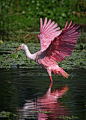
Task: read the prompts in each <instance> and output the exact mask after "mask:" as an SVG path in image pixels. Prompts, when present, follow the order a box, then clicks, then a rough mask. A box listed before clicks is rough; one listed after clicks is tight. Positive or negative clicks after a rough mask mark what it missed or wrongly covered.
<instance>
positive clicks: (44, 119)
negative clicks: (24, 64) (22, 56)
mask: <svg viewBox="0 0 86 120" xmlns="http://www.w3.org/2000/svg"><path fill="white" fill-rule="evenodd" d="M67 72H68V73H69V74H70V77H69V78H68V79H65V78H63V77H61V76H57V75H53V80H54V83H53V84H51V83H50V79H49V76H48V74H47V72H46V70H45V69H43V68H28V69H22V68H20V69H17V68H16V67H15V66H13V68H11V69H0V111H9V112H11V113H15V114H17V115H18V116H19V118H18V117H16V118H15V120H64V117H65V119H66V118H69V117H71V118H70V119H72V120H77V119H79V120H86V70H85V69H76V70H70V71H67ZM66 120H67V119H66Z"/></svg>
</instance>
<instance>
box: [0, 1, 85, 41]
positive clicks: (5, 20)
mask: <svg viewBox="0 0 86 120" xmlns="http://www.w3.org/2000/svg"><path fill="white" fill-rule="evenodd" d="M0 5H1V17H0V18H1V20H0V22H1V26H0V32H1V39H2V40H4V39H6V40H9V39H10V40H14V39H15V38H16V40H18V39H19V37H20V36H21V38H20V41H22V37H24V36H25V34H27V33H28V32H32V31H33V32H37V31H39V18H40V17H42V18H43V19H44V18H45V17H48V18H49V19H52V21H53V20H54V21H55V22H57V23H58V24H59V26H61V27H64V25H65V22H66V21H67V20H68V21H71V20H73V21H74V22H76V23H79V24H85V23H86V13H85V11H86V1H84V0H76V1H75V0H67V1H66V0H51V1H50V0H47V1H42V0H20V1H18V0H8V1H7V0H3V1H0Z"/></svg>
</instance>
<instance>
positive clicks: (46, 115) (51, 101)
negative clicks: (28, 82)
mask: <svg viewBox="0 0 86 120" xmlns="http://www.w3.org/2000/svg"><path fill="white" fill-rule="evenodd" d="M51 88H52V83H50V86H49V89H48V90H47V92H46V94H45V95H44V96H42V97H38V98H37V99H36V100H26V103H25V104H24V107H23V108H22V109H20V110H19V111H20V116H21V117H24V118H27V117H29V118H30V117H32V116H33V117H36V118H37V117H38V120H48V119H49V120H61V119H60V118H59V116H70V111H69V110H68V109H67V106H66V108H65V106H63V105H62V102H58V101H57V99H58V98H61V97H62V95H63V94H65V92H66V91H67V90H68V87H67V86H64V87H62V88H61V89H60V90H58V89H56V90H53V91H52V92H51ZM62 120H63V119H62Z"/></svg>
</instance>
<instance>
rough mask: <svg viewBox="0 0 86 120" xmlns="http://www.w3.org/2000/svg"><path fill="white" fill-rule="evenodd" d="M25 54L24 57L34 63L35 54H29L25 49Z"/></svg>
mask: <svg viewBox="0 0 86 120" xmlns="http://www.w3.org/2000/svg"><path fill="white" fill-rule="evenodd" d="M25 53H26V56H27V57H28V58H29V59H30V60H34V61H36V53H34V54H31V53H30V51H29V50H28V48H26V49H25Z"/></svg>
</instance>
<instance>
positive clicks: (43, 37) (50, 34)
mask: <svg viewBox="0 0 86 120" xmlns="http://www.w3.org/2000/svg"><path fill="white" fill-rule="evenodd" d="M57 26H58V25H57V23H55V22H54V21H53V22H52V23H51V19H50V20H49V21H48V22H47V18H45V20H44V24H42V18H40V34H39V35H38V38H39V39H40V44H41V51H44V50H46V49H47V48H48V47H49V45H50V43H51V41H52V40H54V38H55V37H57V36H59V35H60V34H61V32H62V30H59V29H60V27H57Z"/></svg>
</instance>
